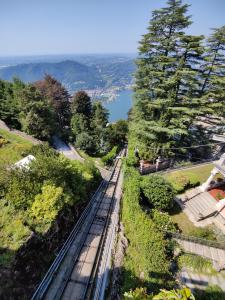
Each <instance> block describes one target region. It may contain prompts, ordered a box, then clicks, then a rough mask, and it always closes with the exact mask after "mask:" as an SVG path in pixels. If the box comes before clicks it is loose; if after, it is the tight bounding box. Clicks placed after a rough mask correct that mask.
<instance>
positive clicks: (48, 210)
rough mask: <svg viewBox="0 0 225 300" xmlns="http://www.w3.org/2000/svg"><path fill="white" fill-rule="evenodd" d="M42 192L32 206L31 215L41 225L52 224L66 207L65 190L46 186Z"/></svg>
mask: <svg viewBox="0 0 225 300" xmlns="http://www.w3.org/2000/svg"><path fill="white" fill-rule="evenodd" d="M41 190H42V192H41V193H40V194H38V195H36V197H35V200H34V202H33V204H32V206H31V214H32V215H33V216H34V217H35V218H36V219H37V221H38V222H39V223H43V225H44V224H51V223H52V221H54V220H55V218H56V216H57V215H58V213H59V211H60V210H61V209H62V208H63V206H64V201H65V198H64V195H63V189H62V188H61V187H56V186H54V185H49V184H45V185H43V187H42V189H41Z"/></svg>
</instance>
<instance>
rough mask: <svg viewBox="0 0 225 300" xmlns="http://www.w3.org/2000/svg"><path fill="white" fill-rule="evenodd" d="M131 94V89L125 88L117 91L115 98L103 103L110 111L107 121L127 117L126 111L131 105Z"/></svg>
mask: <svg viewBox="0 0 225 300" xmlns="http://www.w3.org/2000/svg"><path fill="white" fill-rule="evenodd" d="M132 95H133V92H132V91H130V90H125V91H122V92H120V93H119V95H118V97H117V98H116V100H114V101H112V102H109V103H105V104H104V106H105V108H107V109H108V110H109V113H110V116H109V122H116V121H118V120H120V119H127V113H128V111H129V109H130V108H131V106H132Z"/></svg>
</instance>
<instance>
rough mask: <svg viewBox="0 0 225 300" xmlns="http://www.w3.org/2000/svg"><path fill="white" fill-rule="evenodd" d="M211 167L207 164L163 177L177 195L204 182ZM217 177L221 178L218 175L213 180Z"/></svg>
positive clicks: (211, 165)
mask: <svg viewBox="0 0 225 300" xmlns="http://www.w3.org/2000/svg"><path fill="white" fill-rule="evenodd" d="M213 167H214V165H213V164H208V165H204V166H200V167H195V168H192V169H187V170H182V171H174V172H170V173H168V174H164V175H163V177H164V178H165V179H167V180H168V181H169V182H170V183H171V184H172V186H173V187H174V189H175V190H176V191H177V193H182V192H183V191H184V190H186V189H188V188H191V187H194V186H196V185H198V184H202V183H203V182H205V181H206V180H207V179H208V177H209V175H210V173H211V171H212V169H213ZM218 177H221V176H220V175H219V174H218V175H217V176H215V178H218Z"/></svg>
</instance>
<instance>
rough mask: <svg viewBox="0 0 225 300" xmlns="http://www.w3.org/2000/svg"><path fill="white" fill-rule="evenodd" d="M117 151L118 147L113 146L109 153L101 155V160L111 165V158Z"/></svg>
mask: <svg viewBox="0 0 225 300" xmlns="http://www.w3.org/2000/svg"><path fill="white" fill-rule="evenodd" d="M117 152H118V147H117V146H114V147H113V148H112V150H111V151H109V153H107V154H106V155H105V156H103V157H102V161H103V163H104V164H105V165H111V164H112V162H113V159H114V158H115V157H116V154H117Z"/></svg>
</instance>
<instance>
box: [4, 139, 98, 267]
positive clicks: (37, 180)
mask: <svg viewBox="0 0 225 300" xmlns="http://www.w3.org/2000/svg"><path fill="white" fill-rule="evenodd" d="M29 152H30V153H32V154H33V155H34V156H35V158H36V159H35V160H34V161H32V163H30V165H29V169H26V170H25V169H8V170H6V171H5V172H6V173H7V177H6V180H5V181H4V184H2V185H1V199H0V228H1V234H0V244H1V249H0V256H1V263H2V264H8V263H9V253H12V251H14V253H15V252H16V251H17V250H18V249H19V248H20V247H21V246H22V245H23V244H24V243H25V242H26V240H27V239H28V237H29V236H30V235H31V233H32V232H35V233H36V234H41V235H44V234H45V233H46V232H47V231H48V230H50V229H51V227H52V226H54V224H55V222H56V220H57V218H58V217H59V215H60V214H67V213H68V212H69V211H70V210H72V209H73V208H74V207H75V206H76V205H77V204H78V203H84V202H85V201H87V200H88V197H89V195H90V193H91V192H92V191H93V189H95V188H96V186H97V184H98V183H99V181H100V174H99V172H98V170H97V169H96V168H95V167H94V165H93V164H91V163H85V164H82V163H80V162H78V161H69V160H68V159H66V158H64V157H62V156H61V155H59V154H58V153H56V152H55V151H54V150H51V149H50V148H48V147H47V146H44V145H39V146H33V148H32V149H30V150H29ZM11 258H13V255H11Z"/></svg>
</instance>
